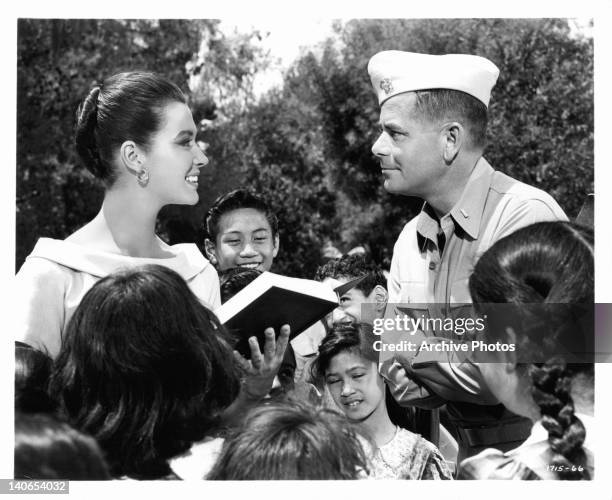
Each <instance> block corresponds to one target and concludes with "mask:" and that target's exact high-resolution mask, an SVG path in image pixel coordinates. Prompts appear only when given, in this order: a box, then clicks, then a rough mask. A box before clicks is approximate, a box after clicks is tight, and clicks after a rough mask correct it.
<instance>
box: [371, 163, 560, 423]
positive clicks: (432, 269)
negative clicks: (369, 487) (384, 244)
mask: <svg viewBox="0 0 612 500" xmlns="http://www.w3.org/2000/svg"><path fill="white" fill-rule="evenodd" d="M554 220H567V217H566V216H565V214H564V212H563V210H562V209H561V208H560V207H559V205H558V204H557V203H556V202H555V200H554V199H553V198H552V197H551V196H549V195H548V194H546V193H545V192H543V191H541V190H539V189H537V188H535V187H532V186H528V185H527V184H524V183H522V182H519V181H517V180H515V179H512V178H511V177H508V176H507V175H504V174H502V173H500V172H496V171H495V170H493V168H492V167H491V166H490V165H489V163H488V162H487V161H486V160H485V159H484V158H480V160H479V161H478V162H477V164H476V166H475V167H474V170H473V171H472V173H471V175H470V178H469V180H468V182H467V184H466V187H465V189H464V191H463V194H462V195H461V198H460V199H459V201H458V202H457V204H456V205H455V206H454V207H453V209H452V210H451V211H450V212H449V213H448V214H446V215H445V216H443V217H442V218H441V219H440V221H438V219H437V217H436V216H435V214H434V212H433V210H432V209H431V207H430V206H429V205H428V204H427V203H426V204H425V205H424V207H423V209H422V211H421V212H420V214H419V215H418V216H417V217H415V218H414V219H412V220H411V221H410V222H409V223H408V224H406V226H405V227H404V229H403V230H402V232H401V234H400V236H399V238H398V240H397V243H396V244H395V247H394V250H393V258H392V262H391V271H390V275H389V280H388V290H389V307H390V308H392V309H390V310H388V311H387V314H388V316H393V315H394V313H395V306H396V305H397V304H401V303H404V304H410V303H413V304H414V305H415V306H416V304H429V305H431V304H439V305H440V306H439V307H443V308H445V309H446V308H447V307H451V306H452V304H469V303H471V302H472V301H471V298H470V294H469V290H468V280H469V277H470V274H471V273H472V270H473V268H474V265H475V263H476V261H477V260H478V258H479V257H480V256H481V255H482V254H483V253H484V252H485V251H486V250H487V249H488V248H489V247H490V246H491V245H492V244H493V243H495V242H496V241H497V240H499V239H500V238H503V237H504V236H506V235H509V234H510V233H512V232H514V231H516V230H517V229H519V228H521V227H524V226H527V225H529V224H532V223H535V222H542V221H554ZM441 234H443V236H441ZM440 240H443V241H444V246H443V250H442V252H441V251H440V244H439V242H440ZM417 307H418V306H417ZM434 307H438V306H434ZM390 312H391V313H392V314H389V313H390ZM385 335H386V333H383V341H385ZM389 335H390V336H392V335H393V333H390V334H389ZM396 339H397V338H396ZM390 340H391V341H393V338H391V337H390ZM434 341H435V340H434ZM419 354H422V353H417V354H416V355H407V354H405V353H404V354H402V353H398V352H395V353H383V352H382V351H381V356H380V362H381V364H380V371H381V374H382V375H383V377H384V378H385V379H386V381H387V383H388V386H389V388H390V389H391V392H392V393H393V395H394V397H395V399H396V400H397V401H398V402H399V403H400V404H402V405H416V406H421V407H423V408H433V407H436V406H439V405H440V404H443V403H444V402H448V401H456V402H460V404H459V406H460V407H464V408H463V409H462V410H461V411H460V412H459V413H461V414H463V415H465V416H466V417H467V420H469V421H474V422H476V421H478V420H480V419H481V418H482V417H483V415H482V414H481V410H478V405H483V404H484V405H487V404H488V405H491V404H495V403H497V400H496V399H495V397H494V396H493V395H492V394H490V393H489V392H488V390H487V389H486V386H485V385H484V383H483V381H482V377H481V375H480V370H479V369H478V366H477V365H475V364H473V363H470V362H463V363H453V362H452V359H450V358H449V362H448V363H446V362H444V363H443V362H428V361H425V362H422V363H419V358H420V357H421V356H420V355H419ZM422 357H424V358H426V357H427V355H426V354H424V355H423V356H422ZM415 381H416V383H415ZM468 414H470V415H468ZM498 418H499V416H495V417H494V418H493V420H497V419H498ZM460 419H461V420H463V418H462V417H460Z"/></svg>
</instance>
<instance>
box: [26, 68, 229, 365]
mask: <svg viewBox="0 0 612 500" xmlns="http://www.w3.org/2000/svg"><path fill="white" fill-rule="evenodd" d="M76 149H77V152H78V154H79V156H80V158H81V160H82V162H83V164H84V165H85V166H86V167H87V169H88V170H89V171H90V172H91V173H92V174H93V175H94V176H96V177H97V178H98V179H100V180H101V181H102V182H103V183H104V185H105V187H106V192H105V195H104V201H103V203H102V208H101V209H100V212H99V213H98V215H97V216H96V217H95V218H94V219H93V220H92V221H91V222H89V223H88V224H86V225H85V226H84V227H82V228H81V229H79V230H78V231H76V232H75V233H73V234H72V235H70V236H69V237H68V238H66V239H65V240H54V239H49V238H41V239H40V240H39V241H38V243H37V244H36V247H35V248H34V250H33V251H32V253H31V254H30V256H29V257H28V258H27V260H26V262H25V263H24V265H23V266H22V268H21V269H20V271H19V273H18V274H17V284H18V293H19V298H18V300H17V303H18V304H19V307H20V310H19V311H18V321H17V323H16V324H17V325H18V326H19V328H20V331H19V332H18V334H17V340H21V341H24V342H26V343H28V344H31V345H33V346H35V347H38V348H45V349H46V350H47V352H48V353H49V354H50V355H51V356H52V357H55V356H57V354H58V352H59V349H60V345H61V339H62V335H63V332H64V330H65V328H66V325H67V324H68V321H69V320H70V317H71V316H72V314H73V313H74V310H75V309H76V307H77V306H78V305H79V302H80V301H81V299H82V297H83V295H85V293H86V292H87V290H89V289H90V288H91V286H92V285H93V284H94V283H95V282H96V281H97V280H99V279H100V278H102V277H104V276H107V275H108V274H110V273H112V272H114V271H116V270H118V269H121V268H126V267H133V266H136V265H141V264H151V263H157V264H161V265H164V266H166V267H168V268H170V269H173V270H174V271H176V272H177V273H179V274H180V275H181V276H182V277H183V278H184V279H185V280H186V281H187V282H188V284H189V287H190V288H191V289H192V290H193V292H194V293H195V294H196V295H197V296H198V298H199V299H200V300H201V301H202V302H203V303H205V304H207V305H208V306H210V307H211V308H212V309H214V308H216V307H218V306H219V305H220V300H219V281H218V278H217V273H216V272H215V269H214V268H213V267H212V266H211V265H210V263H209V262H208V261H207V260H206V259H205V258H204V257H203V256H202V254H201V253H200V252H199V250H198V249H197V247H196V246H195V245H194V244H180V245H173V246H169V245H167V244H166V243H164V242H163V241H162V240H161V239H160V238H158V237H157V236H156V234H155V223H156V219H157V214H158V212H159V211H160V209H161V208H162V207H163V206H164V205H167V204H170V203H172V204H185V205H194V204H196V203H197V201H198V174H199V172H200V169H201V168H203V167H204V166H206V164H207V163H208V159H207V158H206V156H205V155H204V153H203V152H202V151H201V150H200V148H199V146H198V145H197V143H196V126H195V124H194V122H193V117H192V115H191V111H190V110H189V108H188V107H187V104H186V98H185V96H184V95H183V93H182V92H181V91H180V89H179V88H178V87H177V86H176V85H174V84H173V83H172V82H170V81H168V80H167V79H165V78H163V77H161V76H159V75H156V74H153V73H144V72H129V73H121V74H117V75H114V76H111V77H110V78H108V79H107V80H105V81H104V83H103V84H102V85H100V86H97V87H94V88H93V89H92V90H91V92H90V93H89V95H88V96H87V97H86V98H85V100H84V101H83V103H82V104H81V106H80V108H79V111H78V115H77V124H76Z"/></svg>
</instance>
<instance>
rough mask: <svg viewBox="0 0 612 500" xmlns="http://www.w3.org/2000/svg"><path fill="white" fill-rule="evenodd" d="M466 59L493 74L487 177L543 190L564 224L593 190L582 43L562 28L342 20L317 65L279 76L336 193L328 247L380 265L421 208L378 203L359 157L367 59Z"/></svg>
mask: <svg viewBox="0 0 612 500" xmlns="http://www.w3.org/2000/svg"><path fill="white" fill-rule="evenodd" d="M391 48H392V49H399V50H407V51H413V52H423V53H431V54H442V53H469V54H477V55H482V56H484V57H487V58H489V59H491V60H492V61H493V62H495V63H496V64H497V65H498V66H499V67H500V69H501V74H500V78H499V80H498V83H497V85H496V86H495V88H494V90H493V95H492V99H491V107H490V112H489V114H490V125H489V131H488V139H489V145H488V148H487V150H486V151H485V156H486V157H487V158H488V159H489V161H490V162H491V163H492V164H493V165H494V167H495V168H497V169H498V170H501V171H503V172H506V173H508V174H509V175H512V176H513V177H515V178H517V179H519V180H522V181H524V182H527V183H529V184H533V185H536V186H538V187H540V188H541V189H544V190H545V191H548V192H550V193H551V194H552V195H553V196H554V197H555V198H556V199H557V200H558V201H559V203H560V204H561V206H562V207H563V208H564V209H565V211H566V212H567V213H568V215H570V216H575V215H576V214H577V212H578V210H579V208H580V206H581V204H582V202H583V200H584V198H585V196H586V194H587V193H589V192H592V190H593V44H592V40H590V39H586V38H583V37H579V36H571V34H570V30H569V27H568V24H567V22H566V21H565V20H562V19H529V20H525V19H459V20H452V19H450V20H449V19H434V20H430V19H421V20H407V19H398V20H353V21H350V22H348V23H346V24H341V23H338V24H337V25H336V27H335V34H334V35H333V36H332V37H331V38H330V39H329V40H328V41H327V42H326V43H325V45H324V46H323V47H322V56H321V57H318V58H317V57H315V56H314V55H313V54H312V53H310V54H306V55H304V56H303V57H302V58H301V59H300V60H299V61H297V62H296V64H295V65H294V67H293V69H292V72H290V73H289V74H288V77H287V78H288V80H289V81H291V80H293V81H294V82H300V83H299V92H300V98H301V99H302V100H303V101H306V102H309V103H311V105H312V106H315V107H316V109H317V113H318V115H319V116H320V122H321V124H322V125H321V127H322V128H321V137H322V140H323V142H322V149H323V155H324V156H325V157H326V158H328V159H329V161H328V162H327V165H328V169H327V174H328V175H329V179H330V182H331V184H333V186H334V187H335V188H336V189H337V190H338V191H340V193H339V195H338V196H337V211H338V214H339V216H340V218H341V221H342V224H341V226H340V228H339V230H338V232H337V233H336V234H335V235H334V237H335V239H336V242H337V244H338V245H339V246H342V247H344V248H350V247H351V246H354V245H356V244H363V243H365V244H366V245H367V246H369V247H370V249H371V251H372V254H373V256H374V257H375V258H376V259H377V260H378V261H379V262H381V263H383V264H385V265H388V263H389V258H390V255H391V250H392V242H393V241H394V240H395V238H396V237H397V235H398V234H399V232H400V230H401V227H402V226H403V224H405V223H406V222H407V221H408V220H409V219H410V218H412V217H413V216H414V215H415V214H416V213H417V211H418V210H419V209H420V206H421V202H420V201H418V200H414V199H409V198H404V197H396V196H395V197H394V196H390V195H388V194H387V193H385V192H384V191H383V189H382V186H381V184H382V183H381V179H380V173H379V168H378V164H377V161H376V160H375V159H374V158H373V156H372V155H371V153H370V149H371V146H372V144H373V143H374V141H375V139H376V136H377V133H378V131H377V121H378V105H377V103H376V100H375V96H374V92H373V91H372V89H371V87H370V82H369V79H368V77H367V73H366V66H367V62H368V60H369V58H370V57H371V56H372V55H374V54H375V53H376V52H378V51H381V50H388V49H391Z"/></svg>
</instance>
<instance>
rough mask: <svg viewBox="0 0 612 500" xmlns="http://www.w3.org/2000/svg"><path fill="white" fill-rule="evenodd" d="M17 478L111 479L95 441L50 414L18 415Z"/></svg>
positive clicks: (16, 425) (16, 439)
mask: <svg viewBox="0 0 612 500" xmlns="http://www.w3.org/2000/svg"><path fill="white" fill-rule="evenodd" d="M15 479H70V480H85V481H99V480H102V479H111V476H110V474H109V472H108V467H107V465H106V462H105V461H104V458H103V456H102V452H101V451H100V448H99V446H98V443H96V441H95V439H93V438H92V437H90V436H86V435H85V434H82V433H80V432H79V431H77V430H75V429H73V428H72V427H70V426H69V425H68V424H66V423H64V422H60V421H58V420H56V419H55V418H53V417H51V416H49V415H42V414H40V415H36V414H32V415H26V414H19V413H16V414H15Z"/></svg>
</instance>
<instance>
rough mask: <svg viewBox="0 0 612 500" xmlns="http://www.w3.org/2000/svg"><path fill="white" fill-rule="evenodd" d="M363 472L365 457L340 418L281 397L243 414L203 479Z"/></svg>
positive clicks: (322, 476)
mask: <svg viewBox="0 0 612 500" xmlns="http://www.w3.org/2000/svg"><path fill="white" fill-rule="evenodd" d="M362 472H363V473H367V459H366V456H365V454H364V451H363V448H362V446H361V443H360V441H359V438H358V437H357V434H356V432H355V430H354V428H353V426H352V424H351V423H349V422H348V420H347V419H346V418H345V417H344V416H342V415H340V414H339V413H337V412H335V411H333V410H329V409H323V408H319V409H317V408H315V407H314V406H311V405H308V404H306V403H303V402H298V401H292V400H285V401H277V402H273V403H270V404H266V405H261V406H259V407H257V408H255V409H254V410H252V411H251V412H249V413H248V414H247V416H246V417H245V420H244V421H243V423H242V425H241V426H240V428H238V429H236V431H234V432H233V433H232V435H230V436H229V437H228V439H227V440H226V441H225V443H224V445H223V449H222V450H221V453H220V455H219V458H218V459H217V462H216V463H215V466H214V467H213V469H212V471H211V472H210V473H209V474H208V476H207V479H213V480H257V479H264V480H265V479H268V480H270V479H357V478H358V477H359V475H360V473H362Z"/></svg>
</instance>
